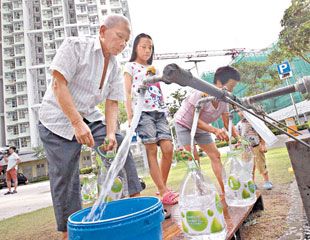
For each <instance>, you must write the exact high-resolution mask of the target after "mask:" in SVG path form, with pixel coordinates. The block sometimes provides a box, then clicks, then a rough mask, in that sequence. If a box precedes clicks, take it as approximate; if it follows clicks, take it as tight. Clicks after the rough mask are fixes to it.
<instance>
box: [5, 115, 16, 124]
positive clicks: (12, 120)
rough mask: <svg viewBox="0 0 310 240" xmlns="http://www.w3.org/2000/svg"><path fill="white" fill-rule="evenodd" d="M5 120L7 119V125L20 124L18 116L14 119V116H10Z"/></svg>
mask: <svg viewBox="0 0 310 240" xmlns="http://www.w3.org/2000/svg"><path fill="white" fill-rule="evenodd" d="M5 120H6V125H7V126H11V125H16V124H18V119H17V118H15V119H13V118H12V117H8V118H6V119H5Z"/></svg>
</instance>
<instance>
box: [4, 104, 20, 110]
mask: <svg viewBox="0 0 310 240" xmlns="http://www.w3.org/2000/svg"><path fill="white" fill-rule="evenodd" d="M16 110H17V108H16V107H13V106H12V103H8V104H5V111H7V112H14V111H16Z"/></svg>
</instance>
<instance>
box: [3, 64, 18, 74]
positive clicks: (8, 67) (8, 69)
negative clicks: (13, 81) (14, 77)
mask: <svg viewBox="0 0 310 240" xmlns="http://www.w3.org/2000/svg"><path fill="white" fill-rule="evenodd" d="M14 69H15V66H9V65H4V67H3V72H12V71H14Z"/></svg>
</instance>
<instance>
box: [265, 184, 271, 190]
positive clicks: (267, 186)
mask: <svg viewBox="0 0 310 240" xmlns="http://www.w3.org/2000/svg"><path fill="white" fill-rule="evenodd" d="M264 189H265V190H271V189H272V183H271V182H264Z"/></svg>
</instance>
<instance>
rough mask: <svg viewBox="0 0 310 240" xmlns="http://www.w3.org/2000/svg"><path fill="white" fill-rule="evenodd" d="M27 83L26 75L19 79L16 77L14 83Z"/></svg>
mask: <svg viewBox="0 0 310 240" xmlns="http://www.w3.org/2000/svg"><path fill="white" fill-rule="evenodd" d="M26 81H27V78H26V73H25V74H23V75H22V76H21V77H20V76H19V77H17V76H16V82H26Z"/></svg>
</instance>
